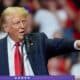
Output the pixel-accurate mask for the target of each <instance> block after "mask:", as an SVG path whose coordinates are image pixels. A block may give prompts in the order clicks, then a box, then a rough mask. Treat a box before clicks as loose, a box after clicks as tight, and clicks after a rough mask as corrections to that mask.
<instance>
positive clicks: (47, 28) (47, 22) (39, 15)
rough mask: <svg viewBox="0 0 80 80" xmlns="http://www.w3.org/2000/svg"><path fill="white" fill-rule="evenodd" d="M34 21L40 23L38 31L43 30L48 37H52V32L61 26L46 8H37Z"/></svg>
mask: <svg viewBox="0 0 80 80" xmlns="http://www.w3.org/2000/svg"><path fill="white" fill-rule="evenodd" d="M34 21H35V22H36V23H37V24H39V25H40V32H44V33H45V34H46V35H47V37H48V38H53V34H54V33H55V32H56V31H59V30H60V28H61V27H60V24H59V22H58V20H57V17H56V16H55V15H54V14H53V13H51V12H50V11H48V10H46V9H40V10H38V11H37V12H36V14H35V16H34Z"/></svg>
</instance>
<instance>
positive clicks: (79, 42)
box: [76, 40, 80, 48]
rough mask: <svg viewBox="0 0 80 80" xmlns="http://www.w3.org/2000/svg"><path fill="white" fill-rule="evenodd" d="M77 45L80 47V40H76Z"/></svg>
mask: <svg viewBox="0 0 80 80" xmlns="http://www.w3.org/2000/svg"><path fill="white" fill-rule="evenodd" d="M76 47H77V48H80V40H76Z"/></svg>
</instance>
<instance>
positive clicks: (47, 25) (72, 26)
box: [0, 0, 80, 79]
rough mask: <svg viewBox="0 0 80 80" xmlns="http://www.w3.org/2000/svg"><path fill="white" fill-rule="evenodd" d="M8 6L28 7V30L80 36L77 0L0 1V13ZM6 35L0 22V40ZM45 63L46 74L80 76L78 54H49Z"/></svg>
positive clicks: (48, 33) (61, 35) (52, 36)
mask: <svg viewBox="0 0 80 80" xmlns="http://www.w3.org/2000/svg"><path fill="white" fill-rule="evenodd" d="M9 6H23V7H24V8H25V9H26V10H28V12H29V16H28V20H27V21H28V22H27V23H28V24H27V26H29V29H28V32H29V33H31V32H44V33H45V34H46V35H47V37H48V38H52V39H54V38H65V39H71V40H74V39H80V0H0V16H1V13H2V12H3V10H4V9H5V8H7V7H9ZM0 18H1V17H0ZM30 27H31V28H30ZM6 35H7V34H6V33H5V32H4V30H3V29H2V27H1V21H0V39H1V38H3V37H5V36H6ZM47 66H48V72H49V75H74V76H75V77H76V79H80V53H79V54H76V53H73V54H72V53H71V54H69V53H67V55H63V56H56V57H52V58H50V59H49V61H48V65H47Z"/></svg>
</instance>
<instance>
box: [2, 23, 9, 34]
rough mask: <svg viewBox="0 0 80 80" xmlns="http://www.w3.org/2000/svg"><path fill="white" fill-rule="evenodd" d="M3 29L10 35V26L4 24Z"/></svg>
mask: <svg viewBox="0 0 80 80" xmlns="http://www.w3.org/2000/svg"><path fill="white" fill-rule="evenodd" d="M3 29H4V31H5V32H7V33H8V32H9V26H8V24H4V25H3Z"/></svg>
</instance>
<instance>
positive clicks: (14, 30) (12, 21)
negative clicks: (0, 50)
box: [4, 14, 27, 42]
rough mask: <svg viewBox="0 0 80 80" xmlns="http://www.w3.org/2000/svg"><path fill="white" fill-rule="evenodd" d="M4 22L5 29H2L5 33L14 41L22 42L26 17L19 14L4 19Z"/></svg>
mask: <svg viewBox="0 0 80 80" xmlns="http://www.w3.org/2000/svg"><path fill="white" fill-rule="evenodd" d="M6 20H7V21H6V27H4V29H5V31H6V32H7V33H8V34H9V36H10V37H11V38H12V39H13V40H14V41H16V42H19V41H22V40H23V38H24V34H25V29H27V28H26V27H27V17H24V16H21V15H19V14H18V15H17V14H11V15H10V16H8V17H6ZM26 34H27V32H26Z"/></svg>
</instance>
